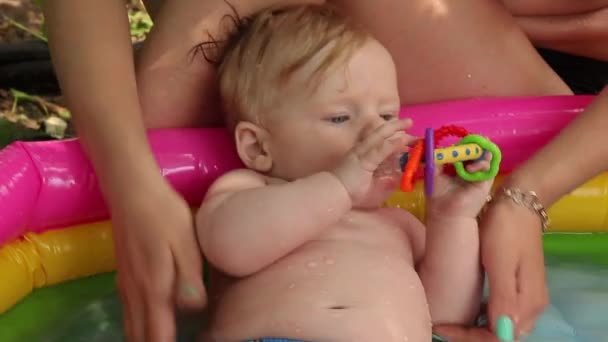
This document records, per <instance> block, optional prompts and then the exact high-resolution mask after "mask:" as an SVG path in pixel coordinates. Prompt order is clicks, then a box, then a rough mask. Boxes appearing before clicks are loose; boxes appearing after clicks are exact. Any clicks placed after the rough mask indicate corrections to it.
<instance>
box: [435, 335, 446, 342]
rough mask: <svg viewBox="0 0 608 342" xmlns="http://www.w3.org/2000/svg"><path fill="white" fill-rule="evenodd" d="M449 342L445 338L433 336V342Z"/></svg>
mask: <svg viewBox="0 0 608 342" xmlns="http://www.w3.org/2000/svg"><path fill="white" fill-rule="evenodd" d="M435 341H436V342H449V341H448V340H447V339H446V338H444V337H441V336H439V335H437V334H433V342H435Z"/></svg>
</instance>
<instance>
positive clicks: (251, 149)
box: [234, 121, 272, 172]
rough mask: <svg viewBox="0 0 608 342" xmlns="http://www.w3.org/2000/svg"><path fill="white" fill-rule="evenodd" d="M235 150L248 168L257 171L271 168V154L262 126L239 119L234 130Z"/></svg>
mask: <svg viewBox="0 0 608 342" xmlns="http://www.w3.org/2000/svg"><path fill="white" fill-rule="evenodd" d="M234 137H235V141H236V150H237V153H238V154H239V157H240V158H241V161H242V162H243V164H245V166H247V167H248V168H250V169H252V170H255V171H258V172H269V171H270V170H271V169H272V156H271V155H270V151H269V149H268V145H269V144H268V133H267V132H266V130H265V129H263V128H262V127H260V126H258V125H256V124H254V123H251V122H248V121H241V122H239V123H238V124H237V125H236V129H235V130H234Z"/></svg>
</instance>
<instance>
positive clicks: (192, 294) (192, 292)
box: [182, 285, 200, 298]
mask: <svg viewBox="0 0 608 342" xmlns="http://www.w3.org/2000/svg"><path fill="white" fill-rule="evenodd" d="M182 294H183V295H184V296H185V297H186V298H198V297H200V294H199V292H198V290H197V289H196V287H194V286H191V285H185V286H183V287H182Z"/></svg>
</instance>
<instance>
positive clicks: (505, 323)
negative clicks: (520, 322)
mask: <svg viewBox="0 0 608 342" xmlns="http://www.w3.org/2000/svg"><path fill="white" fill-rule="evenodd" d="M496 337H498V339H499V340H500V341H501V342H513V321H511V319H510V318H509V317H507V316H500V317H498V320H497V321H496Z"/></svg>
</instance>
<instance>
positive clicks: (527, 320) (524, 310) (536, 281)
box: [517, 253, 549, 335]
mask: <svg viewBox="0 0 608 342" xmlns="http://www.w3.org/2000/svg"><path fill="white" fill-rule="evenodd" d="M531 254H532V253H531ZM540 254H541V255H540V256H539V255H528V256H526V257H524V258H523V259H522V262H521V265H520V269H519V274H518V286H517V287H518V289H519V299H518V313H519V322H518V324H517V332H518V333H519V334H520V335H521V334H523V335H527V334H529V333H530V332H532V330H533V329H534V324H535V323H536V320H537V319H538V317H539V316H540V315H541V314H542V313H543V312H544V310H545V309H546V307H547V305H548V304H549V296H548V291H547V285H546V279H545V267H544V259H543V255H542V253H540Z"/></svg>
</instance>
